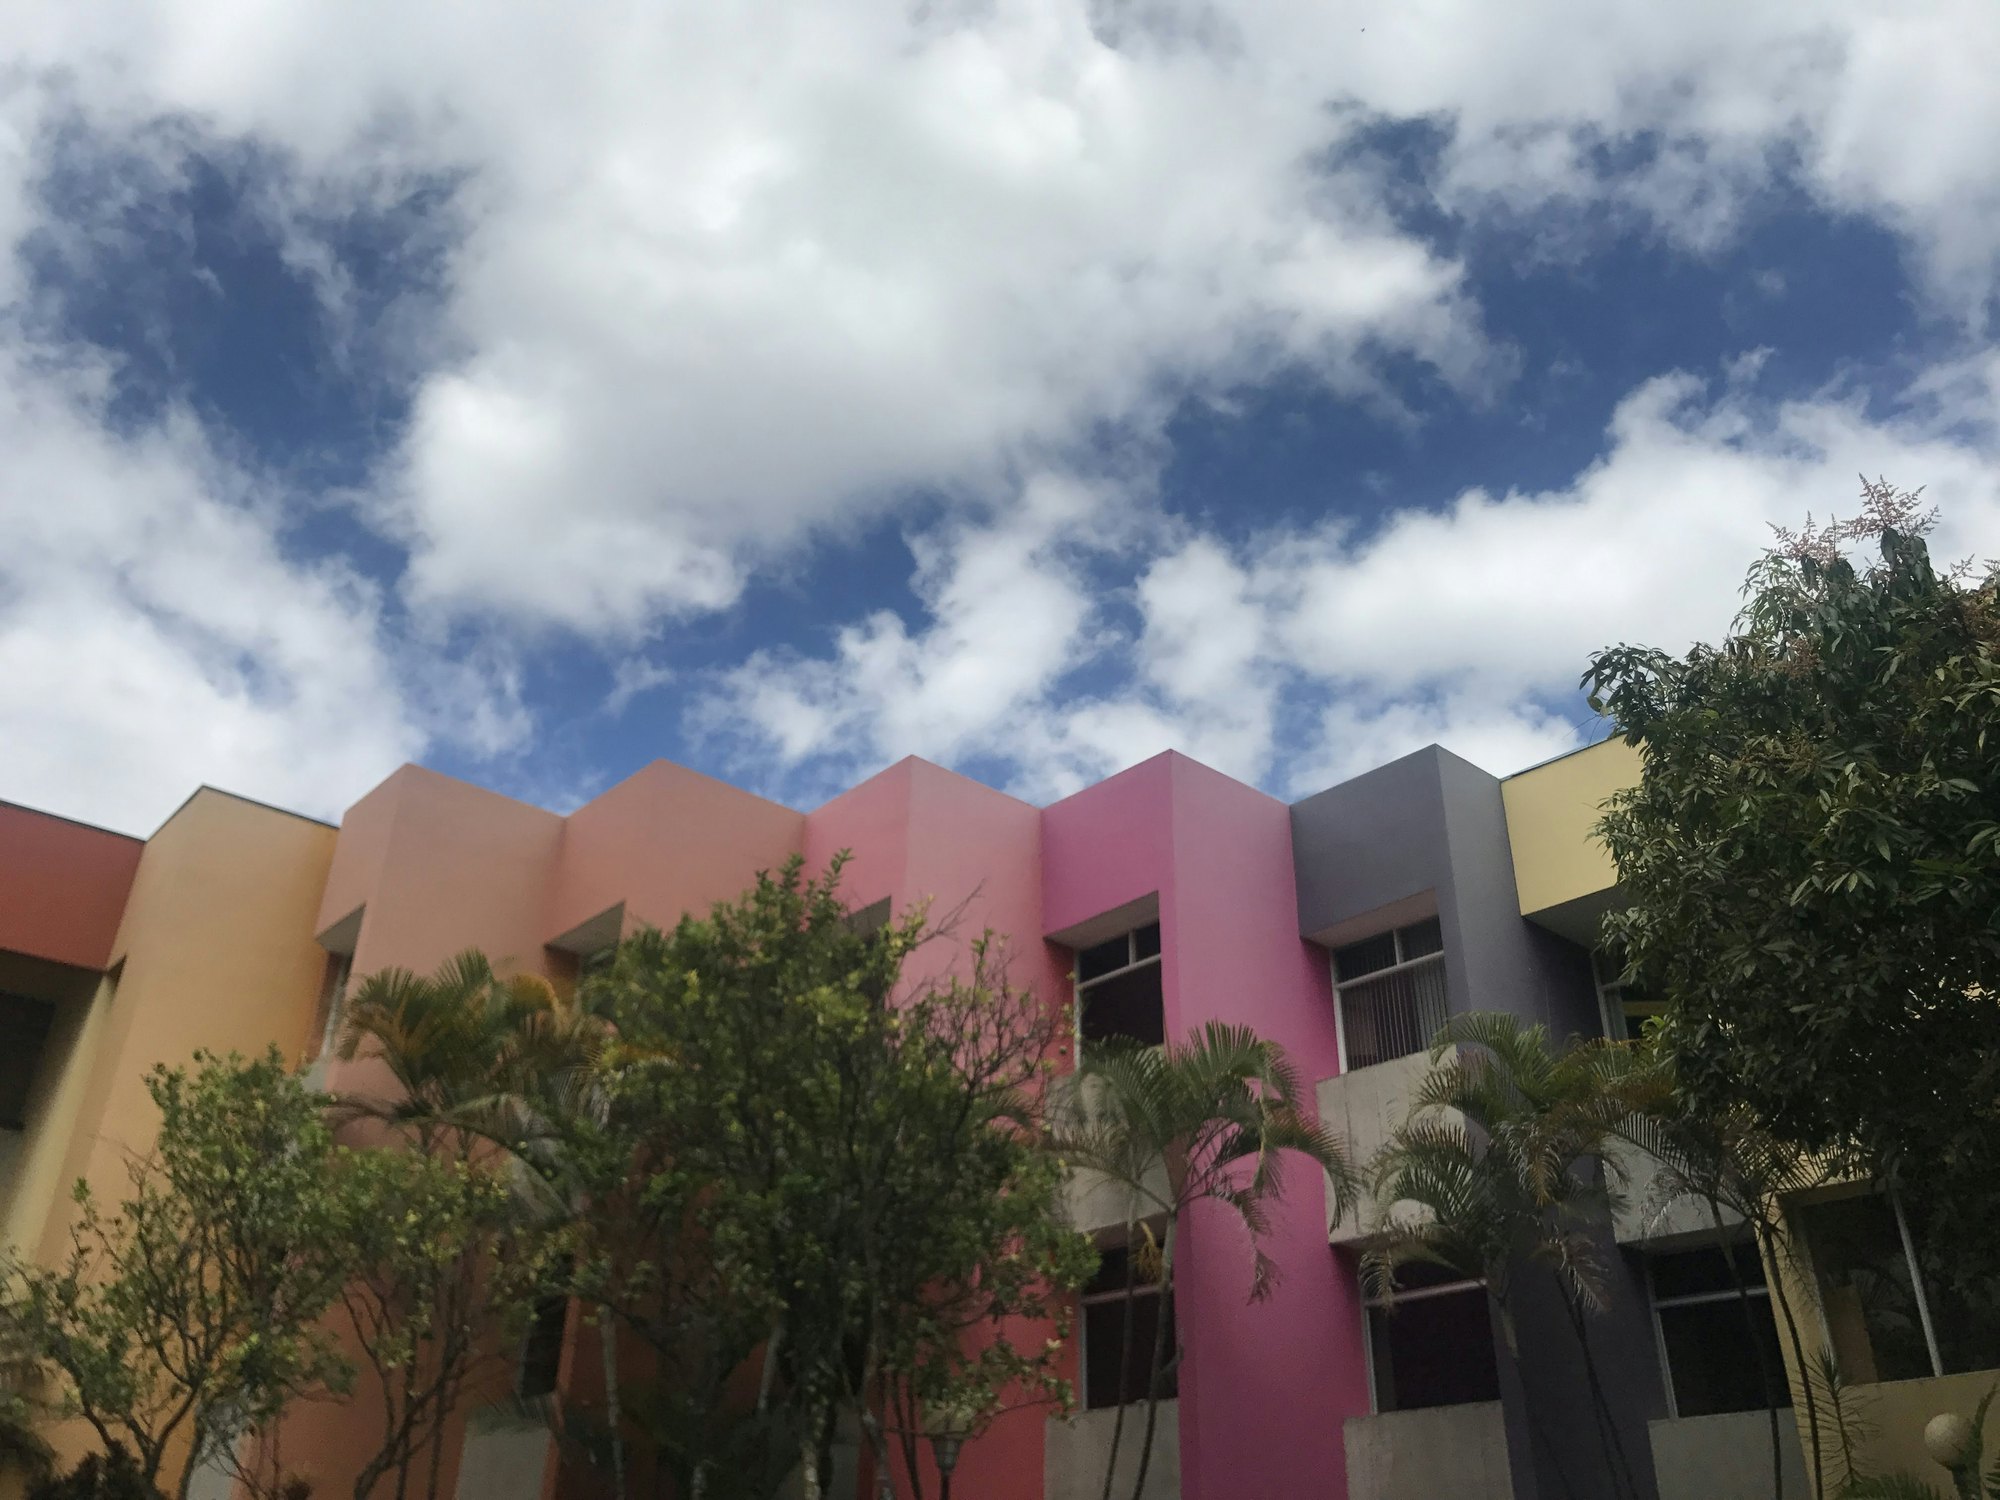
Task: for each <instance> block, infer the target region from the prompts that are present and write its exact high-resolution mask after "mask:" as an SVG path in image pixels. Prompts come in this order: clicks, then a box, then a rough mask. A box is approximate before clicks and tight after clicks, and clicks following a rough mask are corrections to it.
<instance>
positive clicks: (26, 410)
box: [0, 355, 484, 833]
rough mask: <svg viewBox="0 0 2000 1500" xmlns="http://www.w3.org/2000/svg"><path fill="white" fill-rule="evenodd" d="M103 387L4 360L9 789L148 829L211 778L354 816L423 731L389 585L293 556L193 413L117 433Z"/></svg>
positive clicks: (3, 671) (69, 373)
mask: <svg viewBox="0 0 2000 1500" xmlns="http://www.w3.org/2000/svg"><path fill="white" fill-rule="evenodd" d="M107 383H108V371H107V370H106V368H105V367H104V366H103V364H102V363H101V362H89V363H83V364H78V363H76V362H74V361H63V362H56V361H52V360H49V359H44V360H43V361H41V362H40V363H36V364H31V363H29V362H28V361H26V360H24V359H22V358H20V357H18V356H15V355H4V356H0V453H4V454H5V455H6V458H5V465H6V467H5V475H4V480H0V484H4V492H5V503H4V506H0V684H3V685H4V688H0V745H4V746H5V747H6V750H5V754H4V757H0V761H4V765H5V769H6V787H5V792H6V795H7V797H8V798H9V799H10V800H19V801H23V802H27V803H29V804H31V805H35V806H42V807H47V808H49V809H51V810H55V811H62V812H72V811H87V812H88V813H89V815H90V816H91V817H93V818H94V819H97V820H99V821H102V822H104V823H107V824H109V825H110V826H112V827H116V828H120V829H124V830H127V831H132V832H140V833H150V832H151V831H152V828H153V826H154V825H155V824H157V823H158V822H159V820H160V819H161V818H162V817H163V816H164V815H165V814H166V813H167V812H168V811H170V810H171V809H172V808H173V807H174V806H175V805H176V804H177V803H179V802H180V800H181V799H182V798H184V797H185V796H186V795H187V794H188V793H189V792H190V791H192V790H193V789H194V788H195V787H196V786H197V785H199V784H201V783H203V782H210V783H215V784H219V785H222V786H225V787H227V788H229V789H230V790H232V791H237V792H242V793H244V794H246V795H249V796H253V797H260V798H264V799H266V800H269V801H273V802H276V803H279V804H281V805H283V806H286V807H290V808H295V809H297V810H300V811H303V812H309V813H317V814H322V815H325V814H332V813H336V812H338V811H339V810H340V809H341V808H342V807H344V806H345V805H346V804H347V803H348V802H349V801H351V800H353V798H354V797H356V796H358V795H359V794H360V793H361V792H362V791H365V790H366V789H367V788H368V787H369V786H370V785H372V784H373V783H374V782H375V781H376V780H378V779H380V778H381V777H382V776H383V775H384V774H386V773H387V772H388V771H390V770H392V769H394V767H395V766H396V765H397V764H398V763H399V762H401V761H402V760H403V759H405V758H406V757H408V756H409V755H411V754H413V753H414V752H415V750H416V749H417V748H418V746H419V745H420V744H421V743H422V741H423V735H422V733H421V731H420V730H419V729H418V727H417V726H416V725H415V724H414V723H413V722H412V721H411V719H410V718H409V717H408V716H407V715H406V714H405V711H404V709H403V707H402V684H401V683H399V681H398V680H397V676H396V673H395V671H394V670H393V668H392V665H391V663H390V661H389V659H388V656H387V654H386V652H385V650H384V648H383V647H382V645H381V643H380V637H379V628H380V620H379V611H378V600H377V597H376V593H375V590H374V589H373V588H372V587H370V586H369V585H367V584H366V583H364V582H363V581H361V580H360V579H358V578H356V577H355V576H354V575H353V574H352V573H350V572H348V571H347V570H345V569H344V568H342V567H340V566H339V565H337V564H334V563H328V562H301V561H298V560H296V559H293V558H291V557H289V556H287V554H286V552H285V550H284V548H283V547H282V545H281V544H280V541H279V536H278V522H277V518H276V499H277V497H275V496H273V495H271V494H268V493H264V492H262V491H260V490H259V488H258V487H257V486H256V485H255V484H254V483H253V482H252V481H251V480H250V479H249V478H248V477H247V476H246V475H244V474H243V473H241V472H240V471H238V470H237V469H235V468H234V467H232V465H231V464H230V463H228V462H227V461H226V460H225V459H224V458H223V457H222V456H220V455H219V454H218V453H217V452H216V451H215V450H214V448H213V447H212V446H211V445H210V443H209V442H208V441H207V439H206V438H205V437H204V436H203V434H202V433H201V431H200V429H199V427H198V426H197V425H196V424H195V423H194V422H193V420H192V419H191V418H190V417H189V416H188V415H187V414H186V413H185V412H183V411H175V412H172V413H169V414H168V415H167V416H166V418H164V419H163V420H162V421H161V422H159V423H158V424H157V425H151V426H148V427H145V428H142V429H139V430H136V431H131V432H127V433H124V434H122V435H121V434H117V433H114V431H113V430H112V427H111V424H110V422H109V421H108V419H107V413H106V409H105V391H106V388H107ZM483 696H484V695H482V698H483Z"/></svg>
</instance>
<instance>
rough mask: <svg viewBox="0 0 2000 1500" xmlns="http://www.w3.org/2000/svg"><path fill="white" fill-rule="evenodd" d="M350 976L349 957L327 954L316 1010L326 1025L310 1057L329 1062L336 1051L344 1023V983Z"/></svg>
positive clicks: (343, 954) (351, 956)
mask: <svg viewBox="0 0 2000 1500" xmlns="http://www.w3.org/2000/svg"><path fill="white" fill-rule="evenodd" d="M353 973H354V955H353V954H352V953H329V954H327V956H326V967H325V969H324V970H322V971H321V974H320V984H319V1010H320V1014H321V1015H322V1016H324V1017H326V1024H325V1025H324V1026H323V1027H322V1028H321V1030H320V1038H319V1051H317V1052H315V1053H314V1054H313V1056H314V1057H324V1058H331V1057H332V1056H333V1055H334V1053H335V1052H336V1051H337V1050H338V1049H339V1047H340V1028H341V1023H342V1022H343V1021H344V1020H345V1019H346V1005H347V982H348V980H349V979H350V978H352V977H353Z"/></svg>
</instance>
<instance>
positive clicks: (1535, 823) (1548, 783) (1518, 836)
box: [1500, 740, 1640, 914]
mask: <svg viewBox="0 0 2000 1500" xmlns="http://www.w3.org/2000/svg"><path fill="white" fill-rule="evenodd" d="M1639 769H1640V761H1639V752H1638V751H1637V750H1636V749H1635V748H1633V747H1632V746H1630V745H1628V744H1626V743H1625V742H1624V741H1623V740H1605V741H1604V742H1603V743H1601V744H1597V745H1592V746H1591V747H1590V748H1589V749H1587V750H1579V751H1577V752H1576V753H1575V754H1573V755H1565V756H1563V757H1561V758H1560V759H1559V760H1552V761H1550V762H1548V763H1547V764H1546V765H1540V766H1536V767H1534V768H1533V769H1531V770H1527V771H1523V772H1521V773H1520V774H1519V775H1517V776H1510V777H1508V778H1507V780H1506V781H1504V782H1502V783H1501V785H1500V791H1501V795H1502V797H1504V798H1505V799H1506V806H1507V831H1508V834H1509V836H1510V838H1511V839H1512V841H1513V852H1514V883H1515V885H1516V887H1517V888H1518V889H1519V892H1520V902H1521V911H1522V912H1523V913H1524V914H1532V913H1535V912H1540V911H1545V910H1547V909H1549V908H1551V907H1556V906H1561V905H1563V904H1564V903H1565V902H1570V901H1576V900H1580V899H1582V898H1584V897H1588V896H1593V895H1596V894H1598V893H1599V892H1602V891H1606V890H1609V889H1610V888H1611V887H1612V886H1614V885H1616V884H1617V883H1618V870H1617V867H1616V866H1615V865H1613V863H1612V861H1611V851H1610V850H1608V849H1606V848H1605V847H1604V845H1603V844H1601V843H1599V842H1598V841H1597V839H1596V838H1595V837H1594V836H1593V835H1592V833H1591V831H1590V830H1591V828H1592V826H1593V825H1595V824H1596V822H1597V820H1598V818H1599V817H1600V816H1601V815H1602V807H1603V803H1604V799H1605V798H1607V797H1609V796H1610V795H1611V794H1612V793H1613V792H1616V791H1621V790H1623V789H1624V788H1625V787H1628V786H1634V785H1636V784H1637V783H1638V780H1639Z"/></svg>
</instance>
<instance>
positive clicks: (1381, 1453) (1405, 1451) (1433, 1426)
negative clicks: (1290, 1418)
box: [1347, 1401, 1514, 1500]
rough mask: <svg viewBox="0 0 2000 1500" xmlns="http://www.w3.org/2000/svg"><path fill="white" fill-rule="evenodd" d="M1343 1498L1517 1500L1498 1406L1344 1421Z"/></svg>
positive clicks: (1438, 1409) (1488, 1404)
mask: <svg viewBox="0 0 2000 1500" xmlns="http://www.w3.org/2000/svg"><path fill="white" fill-rule="evenodd" d="M1347 1494H1348V1500H1446V1497H1449V1500H1514V1486H1513V1482H1512V1480H1511V1479H1510V1478H1509V1475H1508V1466H1507V1432H1506V1426H1505V1423H1504V1422H1503V1420H1502V1417H1501V1412H1500V1403H1499V1402H1497V1401H1486V1402H1479V1403H1477V1404H1474V1405H1469V1406H1439V1407H1432V1408H1430V1409H1428V1410H1424V1411H1398V1412H1387V1413H1384V1414H1383V1415H1381V1416H1374V1417H1349V1418H1348V1419H1347Z"/></svg>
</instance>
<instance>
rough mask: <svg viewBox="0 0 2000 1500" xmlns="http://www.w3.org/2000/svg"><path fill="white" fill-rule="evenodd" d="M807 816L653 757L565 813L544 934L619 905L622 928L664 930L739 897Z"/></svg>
mask: <svg viewBox="0 0 2000 1500" xmlns="http://www.w3.org/2000/svg"><path fill="white" fill-rule="evenodd" d="M805 826H806V820H805V816H804V814H802V813H796V812H793V811H792V809H790V808H789V807H781V806H779V805H778V804H777V803H775V802H767V801H765V800H764V799H763V798H762V797H755V796H752V795H751V794H750V793H749V792H745V791H740V790H738V789H737V788H736V787H733V786H730V785H729V784H728V783H727V782H723V781H717V780H715V779H714V778H713V777H711V776H704V775H702V774H701V773H700V772H699V771H690V770H688V769H687V768H686V767H684V766H677V765H674V764H673V763H672V762H671V761H664V760H656V761H654V762H653V763H652V764H651V765H649V766H647V767H645V768H644V769H643V770H640V771H638V772H636V773H635V774H633V775H631V776H628V777H626V778H625V780H623V781H621V782H619V783H618V785H616V786H614V787H612V788H611V789H610V790H609V791H607V792H605V793H604V794H603V795H601V796H599V797H597V798H595V799H594V800H592V801H590V802H587V803H585V804H584V805H583V806H582V807H579V808H578V809H577V810H576V811H575V812H573V813H571V814H570V815H569V818H568V819H567V820H566V822H565V825H564V828H563V834H562V848H561V851H560V853H559V854H558V856H557V860H556V869H555V878H554V881H553V883H552V886H551V889H550V893H549V908H548V917H547V920H546V922H545V924H544V927H545V934H546V937H547V938H554V937H559V936H561V935H562V934H563V933H566V932H568V931H570V930H571V929H572V928H574V927H578V926H581V925H582V924H583V923H585V922H588V921H589V920H590V919H591V918H593V917H595V916H597V915H599V914H600V913H601V912H604V911H606V910H608V909H609V908H611V907H613V906H615V905H617V904H618V903H619V902H621V901H622V902H623V903H624V904H625V919H626V931H628V932H629V931H630V930H631V929H632V926H633V925H634V924H636V923H639V922H649V923H651V924H653V925H654V926H656V927H671V926H673V924H674V923H676V922H678V921H679V920H680V919H681V917H682V915H683V914H685V913H688V912H703V911H706V910H708V908H709V907H711V906H713V905H714V904H715V903H716V902H718V901H725V900H728V899H730V898H732V897H734V896H738V895H741V894H742V893H743V891H744V890H746V889H747V888H748V887H749V886H750V884H751V883H752V882H753V881H755V880H756V878H757V872H758V871H760V870H775V869H776V868H777V867H778V866H779V865H781V864H783V863H784V862H785V860H786V859H788V858H789V857H791V856H792V855H794V854H797V853H799V852H800V850H801V848H802V846H803V844H804V840H805Z"/></svg>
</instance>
